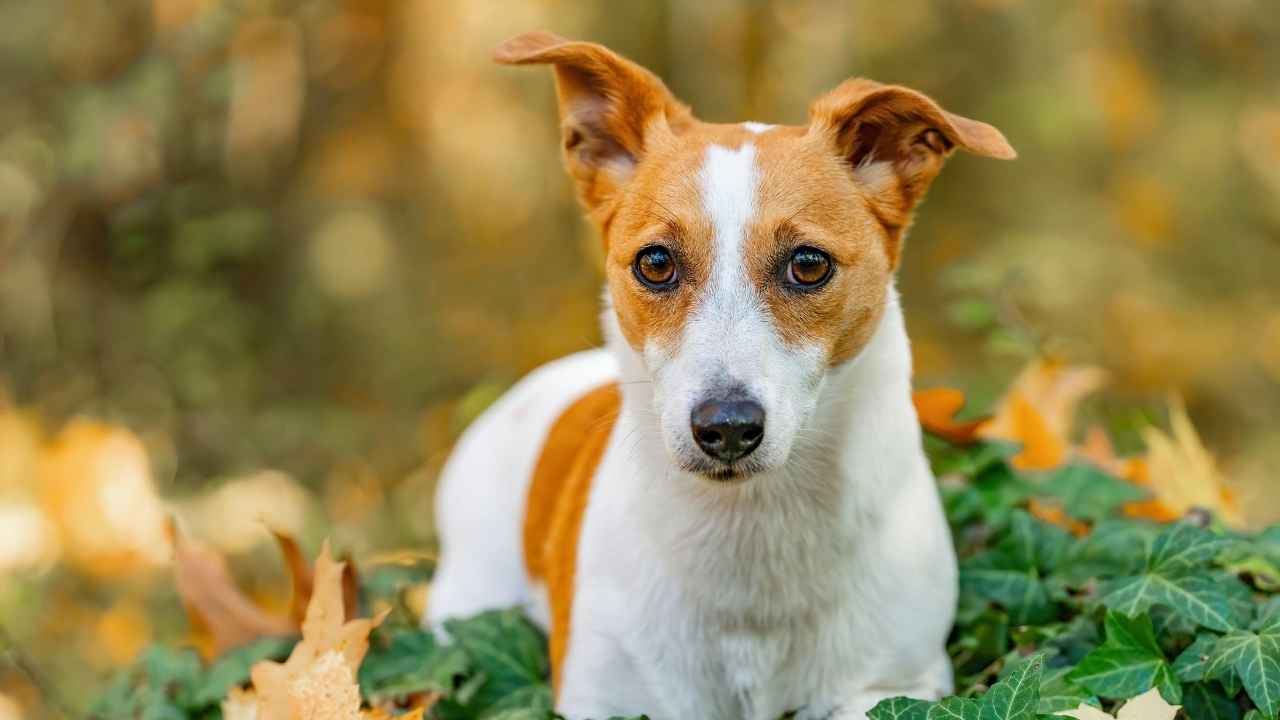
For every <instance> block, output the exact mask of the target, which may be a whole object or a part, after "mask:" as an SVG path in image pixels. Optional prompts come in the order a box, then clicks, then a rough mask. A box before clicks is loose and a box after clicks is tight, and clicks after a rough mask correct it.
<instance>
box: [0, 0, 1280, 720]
mask: <svg viewBox="0 0 1280 720" xmlns="http://www.w3.org/2000/svg"><path fill="white" fill-rule="evenodd" d="M537 28H545V29H553V30H556V31H558V32H560V33H561V34H564V35H567V36H571V37H578V38H586V39H594V40H598V41H600V42H603V43H606V44H608V45H610V46H611V47H613V48H615V49H617V50H619V51H621V52H623V53H624V54H626V55H629V56H630V57H632V58H634V59H636V60H638V61H640V62H642V63H643V64H645V65H647V66H649V67H651V68H653V69H654V70H655V71H656V72H658V73H659V74H660V75H662V76H663V77H664V78H665V79H666V80H667V82H668V84H669V85H670V87H671V88H672V89H673V90H674V91H675V92H676V93H677V94H678V95H679V96H681V97H682V98H684V99H685V100H687V101H688V102H690V103H691V104H692V105H693V107H694V109H695V111H696V112H697V113H698V114H699V115H700V116H701V117H703V118H705V119H708V120H718V121H738V120H756V121H763V122H783V123H799V122H803V121H804V118H805V108H806V105H807V103H808V101H809V100H810V99H811V98H813V97H814V96H815V95H817V94H818V93H820V92H822V91H824V90H826V89H828V88H829V87H831V86H833V85H835V84H836V83H838V82H839V81H841V80H842V79H844V78H846V77H849V76H851V75H866V76H869V77H872V78H875V79H879V80H882V81H891V82H898V83H903V84H907V85H910V86H912V87H915V88H918V89H920V90H923V91H925V92H926V93H929V94H931V95H932V96H934V97H935V98H937V99H938V100H939V101H940V102H941V103H942V104H943V105H944V106H946V107H947V108H948V109H950V110H952V111H955V112H958V113H961V114H965V115H969V116H971V117H976V118H979V119H982V120H986V121H988V122H991V123H993V124H995V125H997V126H998V127H1000V128H1001V129H1002V130H1003V131H1004V132H1005V134H1006V135H1007V136H1008V137H1009V138H1010V140H1011V141H1012V143H1013V145H1014V146H1015V147H1016V148H1017V149H1018V151H1019V152H1020V158H1019V159H1018V160H1017V161H1016V162H1014V163H999V162H995V161H987V160H978V159H973V158H969V157H963V156H960V157H958V158H957V159H955V160H953V161H952V162H951V163H950V165H949V167H948V168H947V169H946V171H944V173H943V175H942V176H941V177H940V178H939V180H938V182H937V183H936V184H935V187H934V189H933V191H932V193H931V196H930V197H929V199H928V201H927V202H926V203H925V205H924V207H923V210H922V212H921V214H920V216H919V219H918V222H917V223H916V226H915V229H914V231H913V232H912V235H911V237H910V240H909V244H908V247H907V251H906V256H905V265H904V268H903V271H902V275H901V288H902V291H903V295H904V298H905V306H906V310H907V317H908V324H909V326H910V331H911V334H912V338H913V342H914V350H915V355H916V362H917V368H918V372H917V374H918V376H919V378H920V380H919V384H920V385H921V386H931V385H947V386H953V387H958V388H962V389H964V390H966V391H967V393H968V394H969V397H970V403H971V406H972V407H973V408H974V410H975V411H980V410H981V409H982V408H983V407H984V406H987V405H989V404H990V403H991V402H992V401H993V400H994V399H995V398H996V397H997V396H998V395H999V394H1000V392H1001V391H1002V389H1003V388H1004V387H1006V386H1007V385H1008V383H1009V382H1010V380H1011V379H1012V377H1013V376H1014V375H1015V374H1016V372H1017V369H1018V368H1019V367H1021V366H1022V365H1023V364H1024V363H1025V362H1027V361H1028V360H1029V359H1030V358H1033V357H1035V356H1038V355H1043V354H1048V355H1053V356H1057V357H1062V358H1066V359H1069V360H1071V361H1073V362H1084V363H1093V364H1097V365H1100V366H1102V367H1104V368H1106V369H1107V370H1108V371H1109V372H1110V376H1111V383H1110V385H1109V386H1108V388H1107V390H1106V391H1105V392H1104V393H1103V394H1102V395H1100V396H1099V397H1097V398H1094V399H1093V400H1091V401H1090V402H1089V404H1088V405H1087V406H1086V412H1088V413H1090V414H1091V415H1092V416H1093V417H1095V418H1098V419H1100V420H1101V421H1103V422H1105V423H1106V424H1107V426H1108V427H1109V428H1110V429H1111V431H1112V433H1113V436H1114V437H1115V438H1116V442H1117V443H1118V445H1119V446H1120V447H1121V448H1122V449H1126V448H1128V449H1132V448H1133V447H1134V446H1135V443H1137V442H1138V440H1137V437H1138V429H1140V428H1141V427H1142V426H1144V425H1147V424H1156V425H1159V424H1162V423H1163V422H1164V421H1165V419H1164V417H1163V412H1164V411H1163V408H1164V407H1165V401H1166V398H1167V396H1168V395H1169V394H1170V393H1178V394H1180V395H1181V396H1183V397H1185V398H1186V400H1187V405H1188V408H1189V410H1190V414H1191V417H1192V418H1193V419H1194V420H1195V422H1196V425H1197V426H1198V427H1199V429H1200V431H1201V433H1202V434H1203V436H1204V438H1205V441H1206V444H1207V445H1208V446H1209V447H1210V448H1212V449H1213V451H1214V453H1215V454H1216V455H1217V456H1218V458H1219V462H1220V464H1221V465H1222V467H1223V468H1224V469H1225V471H1226V473H1227V476H1228V477H1229V478H1230V479H1231V481H1232V482H1233V483H1234V485H1235V487H1236V489H1237V491H1238V492H1239V493H1240V495H1241V497H1242V498H1245V501H1244V502H1243V503H1242V505H1243V507H1244V508H1245V510H1246V511H1247V512H1248V513H1249V514H1250V515H1251V517H1252V518H1253V519H1254V520H1255V521H1257V522H1262V521H1264V520H1267V519H1270V518H1274V517H1276V515H1277V512H1280V13H1277V12H1275V6H1274V4H1273V3H1271V2H1269V1H1268V0H1217V1H1216V2H1203V1H1201V0H1126V1H1124V2H1119V1H1117V2H1108V1H1103V0H1086V1H1082V2H1031V1H1030V0H981V1H965V0H937V1H930V0H896V1H895V2H892V3H884V2H872V1H870V0H868V1H867V2H836V1H834V0H802V1H800V2H777V3H773V2H763V1H741V2H735V1H730V0H705V1H700V2H696V3H695V2H681V1H679V0H667V1H654V2H643V3H640V2H636V3H621V2H604V1H600V2H555V1H552V0H542V1H536V2H519V3H514V2H498V1H496V0H486V1H472V0H150V1H145V0H43V1H41V2H32V1H31V0H0V627H2V628H3V635H0V718H6V719H7V718H9V717H11V716H12V717H17V716H18V715H17V713H18V712H20V711H19V710H18V708H19V707H25V708H26V712H27V714H28V715H29V716H30V717H44V716H46V714H47V713H51V712H53V709H57V708H63V709H70V710H71V711H75V710H76V709H78V708H83V707H84V705H85V704H86V703H87V702H88V700H89V699H90V698H91V697H92V695H93V694H94V691H95V688H96V687H98V684H99V683H100V682H101V678H102V677H103V675H104V673H105V672H106V671H108V670H110V669H111V668H112V667H117V666H119V665H121V664H124V663H127V662H129V661H131V660H132V659H133V658H134V657H135V656H136V655H137V653H138V652H139V650H140V649H141V648H142V647H144V646H145V645H146V644H147V643H149V642H152V641H165V642H178V641H181V640H182V639H183V638H184V637H185V636H186V634H187V633H188V632H189V631H188V629H187V626H186V623H185V620H184V619H183V616H182V614H181V611H180V607H179V603H178V602H177V598H176V597H175V595H174V591H173V589H172V588H173V583H172V577H171V574H170V572H169V570H168V569H167V567H166V565H167V563H168V562H169V550H168V543H167V541H166V539H165V537H164V534H163V522H164V519H165V517H167V516H168V515H170V514H172V515H176V516H177V517H178V518H179V519H180V521H181V523H182V525H183V527H184V528H185V529H186V531H187V532H188V533H190V534H191V535H194V536H196V537H198V538H200V539H201V540H203V541H206V542H208V543H210V544H212V545H214V546H216V547H217V548H219V549H220V550H222V551H223V552H226V553H228V555H230V556H231V557H232V559H233V560H234V566H235V568H236V572H237V575H238V576H239V577H240V578H241V580H242V581H243V583H244V584H245V585H246V586H247V587H249V588H251V590H252V591H253V592H254V593H255V594H256V596H257V597H258V598H259V599H260V601H261V602H263V603H265V604H267V605H268V606H270V605H271V604H272V603H275V604H276V605H277V606H279V605H280V604H282V603H284V602H286V600H287V591H288V586H287V582H283V581H282V580H281V579H280V578H282V575H281V570H280V567H279V560H278V559H277V558H276V556H275V551H274V550H273V549H272V548H271V546H270V540H269V537H268V535H267V533H266V531H265V528H266V527H268V526H269V527H273V528H276V529H280V530H283V531H286V532H289V533H291V534H293V535H296V536H298V537H301V538H304V539H305V540H307V541H308V542H310V543H311V546H312V547H314V546H315V543H316V542H317V541H318V539H319V538H320V537H322V536H330V537H332V538H333V539H334V541H335V543H336V544H337V545H338V546H340V547H343V548H346V549H348V550H349V551H350V552H351V553H353V554H354V555H355V556H356V557H357V558H363V559H366V560H367V559H368V558H371V557H375V558H376V556H377V555H378V553H382V552H385V551H388V550H390V549H397V548H429V547H430V543H431V537H432V521H431V488H432V486H433V483H434V478H435V474H436V472H437V469H438V468H439V466H440V463H441V462H442V460H443V457H444V455H445V453H446V452H447V450H448V448H449V446H450V443H451V442H452V441H453V440H454V439H455V438H456V436H457V434H458V432H459V431H460V430H461V428H463V427H464V426H465V424H466V422H467V421H468V420H469V419H471V418H472V417H474V415H475V414H476V412H478V411H479V410H480V409H481V408H483V407H484V406H485V405H486V404H487V403H488V402H489V401H490V400H491V399H492V398H493V397H495V396H496V395H497V394H498V393H500V392H501V391H502V389H503V388H505V387H506V386H507V385H509V384H510V383H511V382H513V381H514V380H515V379H516V378H518V377H519V376H520V375H521V374H522V373H524V372H526V371H528V370H529V369H531V368H533V367H535V366H537V365H538V364H540V363H543V362H545V361H547V360H550V359H552V358H555V357H557V356H559V355H563V354H565V353H568V352H571V351H574V350H578V349H582V348H585V347H588V346H591V345H593V344H596V343H598V342H599V339H600V333H599V330H598V327H597V313H598V307H597V298H598V296H599V287H600V283H601V275H600V272H599V269H598V261H599V257H598V254H599V250H598V242H597V241H596V239H595V238H594V237H593V236H592V234H591V231H590V230H589V228H588V227H587V226H586V224H585V223H584V222H582V221H581V220H580V218H579V214H578V211H577V208H576V205H575V203H574V200H573V197H572V193H571V188H570V186H569V183H568V181H567V180H566V179H565V178H564V176H563V174H562V172H561V169H560V164H559V157H558V154H557V137H558V133H557V130H556V124H557V121H556V117H555V110H554V98H553V93H552V82H551V77H550V73H549V72H547V71H546V70H545V69H535V70H527V69H523V70H521V69H512V68H502V67H498V66H495V65H492V64H491V63H490V62H489V59H488V58H489V52H490V50H491V48H492V47H493V46H494V45H496V44H497V43H498V42H499V41H501V40H503V39H505V38H506V37H508V36H510V35H512V34H515V33H516V32H520V31H524V30H529V29H537ZM41 698H43V700H42V699H41ZM50 698H53V699H52V700H50ZM51 708H52V709H51ZM6 712H10V713H13V715H6V714H5V713H6Z"/></svg>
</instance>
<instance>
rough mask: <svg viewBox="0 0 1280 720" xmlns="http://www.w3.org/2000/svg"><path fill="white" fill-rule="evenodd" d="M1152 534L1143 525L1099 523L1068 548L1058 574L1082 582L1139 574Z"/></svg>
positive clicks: (1153, 536)
mask: <svg viewBox="0 0 1280 720" xmlns="http://www.w3.org/2000/svg"><path fill="white" fill-rule="evenodd" d="M1155 535H1156V533H1155V531H1154V527H1153V526H1151V525H1148V524H1145V523H1135V522H1131V521H1124V520H1111V521H1106V522H1102V523H1099V524H1098V525H1097V526H1095V527H1094V529H1093V532H1092V533H1090V534H1089V537H1087V538H1085V539H1084V540H1083V541H1080V542H1077V543H1076V544H1075V546H1074V547H1073V548H1072V549H1071V551H1070V553H1069V555H1068V558H1067V562H1066V568H1065V569H1064V570H1060V572H1062V573H1063V574H1065V575H1066V576H1067V577H1069V578H1071V579H1073V580H1075V581H1077V582H1081V583H1083V582H1085V581H1087V580H1089V579H1090V578H1094V577H1102V578H1110V577H1117V576H1123V575H1133V574H1135V573H1138V572H1141V571H1142V570H1143V568H1144V567H1145V566H1146V560H1147V556H1148V555H1149V554H1150V552H1151V545H1152V543H1153V542H1154V540H1155Z"/></svg>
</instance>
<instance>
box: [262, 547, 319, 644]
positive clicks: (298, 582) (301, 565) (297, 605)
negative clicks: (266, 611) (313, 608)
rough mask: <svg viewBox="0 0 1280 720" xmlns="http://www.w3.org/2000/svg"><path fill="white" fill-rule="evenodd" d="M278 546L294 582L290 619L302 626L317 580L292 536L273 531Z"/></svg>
mask: <svg viewBox="0 0 1280 720" xmlns="http://www.w3.org/2000/svg"><path fill="white" fill-rule="evenodd" d="M271 535H272V536H273V537H275V539H276V544H277V545H279V546H280V554H281V555H283V556H284V564H285V566H286V567H287V568H289V577H290V578H291V579H292V581H293V595H292V597H291V598H290V600H289V619H290V620H292V621H293V622H294V623H295V624H297V625H301V624H302V619H303V618H304V617H306V615H307V603H309V602H310V601H311V593H312V589H313V588H314V584H315V578H314V577H313V576H312V575H311V566H310V565H309V564H307V560H306V558H304V557H303V556H302V549H301V548H299V547H298V542H297V541H296V540H294V539H293V537H292V536H290V535H288V534H286V533H282V532H280V531H278V530H272V531H271Z"/></svg>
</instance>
